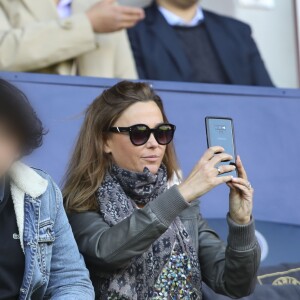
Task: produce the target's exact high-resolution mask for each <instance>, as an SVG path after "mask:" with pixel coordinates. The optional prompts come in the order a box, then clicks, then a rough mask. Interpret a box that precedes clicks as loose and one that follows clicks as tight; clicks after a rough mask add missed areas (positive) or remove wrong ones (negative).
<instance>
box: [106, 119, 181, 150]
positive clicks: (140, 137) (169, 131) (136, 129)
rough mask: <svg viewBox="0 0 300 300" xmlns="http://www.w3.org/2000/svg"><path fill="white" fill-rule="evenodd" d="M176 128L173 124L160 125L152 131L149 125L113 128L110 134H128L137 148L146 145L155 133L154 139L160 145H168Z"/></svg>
mask: <svg viewBox="0 0 300 300" xmlns="http://www.w3.org/2000/svg"><path fill="white" fill-rule="evenodd" d="M175 130H176V126H175V125H172V124H160V125H158V126H157V127H155V128H153V129H151V128H149V127H148V126H147V125H144V124H137V125H133V126H130V127H111V128H110V129H109V131H110V132H113V133H128V134H129V137H130V141H131V143H132V144H133V145H135V146H142V145H144V144H146V143H147V142H148V140H149V138H150V135H151V133H153V135H154V138H155V139H156V141H157V142H158V143H159V144H160V145H168V144H170V143H171V142H172V140H173V137H174V133H175Z"/></svg>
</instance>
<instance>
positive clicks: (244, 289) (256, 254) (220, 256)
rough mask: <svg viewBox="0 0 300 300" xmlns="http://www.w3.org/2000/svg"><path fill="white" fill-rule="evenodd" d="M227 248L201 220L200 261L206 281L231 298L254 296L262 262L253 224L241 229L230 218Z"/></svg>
mask: <svg viewBox="0 0 300 300" xmlns="http://www.w3.org/2000/svg"><path fill="white" fill-rule="evenodd" d="M227 221H228V226H229V236H228V244H227V247H226V246H225V244H224V243H223V242H222V241H221V240H220V238H219V237H218V236H217V234H216V233H215V232H214V231H213V230H212V229H210V228H209V226H208V224H207V223H206V221H205V220H203V218H202V217H201V215H200V216H199V261H200V266H201V272H202V277H203V281H204V282H205V283H206V284H207V285H208V286H209V287H210V288H211V289H213V290H214V291H215V292H216V293H219V294H223V295H227V296H229V297H231V298H241V297H245V296H247V295H249V294H251V293H252V292H253V289H254V286H255V283H256V274H257V269H258V267H259V262H260V247H259V245H258V243H257V240H256V238H255V230H254V221H253V220H252V221H251V223H250V224H247V225H238V224H236V223H234V222H233V221H232V220H231V219H230V217H229V216H228V217H227Z"/></svg>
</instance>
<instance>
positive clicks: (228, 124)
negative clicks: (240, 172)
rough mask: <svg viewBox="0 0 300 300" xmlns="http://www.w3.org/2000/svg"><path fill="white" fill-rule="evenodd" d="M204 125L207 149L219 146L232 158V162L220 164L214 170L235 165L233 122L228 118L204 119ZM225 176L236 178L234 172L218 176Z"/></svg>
mask: <svg viewBox="0 0 300 300" xmlns="http://www.w3.org/2000/svg"><path fill="white" fill-rule="evenodd" d="M205 124H206V135H207V145H208V147H213V146H221V147H223V148H224V149H225V152H226V153H228V154H230V155H231V156H232V157H233V160H231V161H226V162H221V163H220V164H218V165H217V166H216V168H218V167H219V166H220V165H229V164H235V159H236V152H235V141H234V130H233V120H232V119H230V118H221V117H219V118H218V117H206V118H205ZM227 175H232V176H234V177H236V176H237V173H236V171H232V172H229V173H224V174H221V175H219V176H227Z"/></svg>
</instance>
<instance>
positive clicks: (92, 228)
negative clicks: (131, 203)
mask: <svg viewBox="0 0 300 300" xmlns="http://www.w3.org/2000/svg"><path fill="white" fill-rule="evenodd" d="M187 207H189V204H188V203H187V202H185V200H184V199H183V198H182V197H181V195H180V194H179V192H178V189H177V187H176V186H174V187H172V188H171V189H169V190H168V191H166V192H165V193H164V194H162V195H161V196H159V197H158V198H157V199H156V200H154V201H153V202H151V203H149V204H147V205H146V206H145V207H144V208H142V209H139V210H136V211H135V212H133V214H132V215H131V216H130V217H128V218H127V219H125V220H123V221H122V222H120V223H118V224H116V225H114V226H112V227H110V226H108V225H107V223H106V222H105V221H104V220H103V218H102V217H101V216H100V214H99V213H97V212H85V213H76V214H71V215H69V220H70V223H71V226H72V229H73V232H74V235H75V239H76V241H77V244H78V246H79V249H80V251H81V253H82V254H83V255H84V257H85V260H86V262H87V263H88V264H90V265H91V266H95V267H100V268H101V270H106V269H107V270H109V271H112V270H116V269H120V268H122V267H124V266H126V265H127V264H128V263H129V262H130V260H131V259H132V258H133V257H135V256H137V255H141V254H143V253H144V252H145V251H146V250H147V249H148V248H149V246H150V245H151V244H152V243H153V242H154V241H155V240H157V238H159V237H160V236H161V235H162V234H163V233H164V232H165V231H166V230H167V229H168V228H169V226H170V224H171V223H172V221H173V220H174V219H175V218H176V217H177V216H178V215H179V214H180V213H181V212H182V211H183V210H184V209H186V208H187Z"/></svg>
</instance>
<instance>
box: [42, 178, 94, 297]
mask: <svg viewBox="0 0 300 300" xmlns="http://www.w3.org/2000/svg"><path fill="white" fill-rule="evenodd" d="M53 189H54V191H55V192H54V193H53V194H55V195H56V206H57V215H56V220H55V224H54V231H55V242H54V245H53V252H52V261H51V271H50V272H51V273H50V280H49V285H48V288H47V293H46V294H47V296H48V297H49V298H51V299H52V300H58V299H59V300H94V299H95V294H94V289H93V286H92V283H91V281H90V279H89V273H88V270H87V269H86V266H85V263H84V260H83V257H82V256H81V254H80V253H79V250H78V247H77V244H76V242H75V239H74V236H73V233H72V230H71V227H70V224H69V222H68V219H67V216H66V213H65V210H64V207H63V200H62V195H61V192H60V190H59V189H58V187H57V186H56V185H55V184H53Z"/></svg>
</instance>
